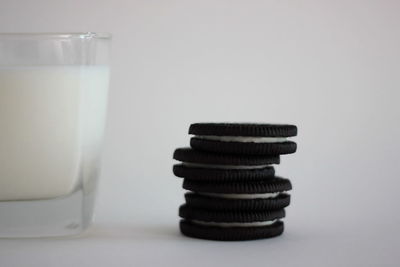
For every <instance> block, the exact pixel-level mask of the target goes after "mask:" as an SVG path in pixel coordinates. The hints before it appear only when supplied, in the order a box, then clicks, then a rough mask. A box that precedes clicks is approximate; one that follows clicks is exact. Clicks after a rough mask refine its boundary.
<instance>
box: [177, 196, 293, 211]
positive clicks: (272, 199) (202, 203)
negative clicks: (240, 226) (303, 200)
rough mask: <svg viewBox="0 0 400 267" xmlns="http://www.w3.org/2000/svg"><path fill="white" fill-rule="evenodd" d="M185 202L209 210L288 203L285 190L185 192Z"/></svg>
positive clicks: (270, 207)
mask: <svg viewBox="0 0 400 267" xmlns="http://www.w3.org/2000/svg"><path fill="white" fill-rule="evenodd" d="M185 200H186V203H187V204H188V205H190V206H192V207H196V208H201V209H209V210H276V209H283V208H285V207H287V206H289V204H290V195H289V194H286V193H285V192H277V193H269V194H268V193H267V194H217V193H214V194H213V193H192V192H191V193H186V194H185Z"/></svg>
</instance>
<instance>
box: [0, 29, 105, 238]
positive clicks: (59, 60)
mask: <svg viewBox="0 0 400 267" xmlns="http://www.w3.org/2000/svg"><path fill="white" fill-rule="evenodd" d="M110 42H111V39H110V35H109V34H101V33H90V32H89V33H54V34H47V33H44V34H29V33H28V34H9V33H6V34H0V237H40V236H61V235H73V234H78V233H80V232H82V231H83V230H84V229H85V228H87V227H88V226H89V224H90V222H91V220H92V216H93V208H94V200H95V195H96V187H97V181H98V176H99V159H100V150H101V143H102V136H103V130H104V123H105V116H106V106H107V94H108V83H109V50H110V49H109V48H110Z"/></svg>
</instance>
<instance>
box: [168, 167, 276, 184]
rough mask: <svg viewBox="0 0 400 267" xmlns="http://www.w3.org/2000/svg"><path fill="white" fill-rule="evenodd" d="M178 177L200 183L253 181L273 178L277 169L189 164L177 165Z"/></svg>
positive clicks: (176, 173) (175, 170) (175, 168)
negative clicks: (228, 167) (207, 166)
mask: <svg viewBox="0 0 400 267" xmlns="http://www.w3.org/2000/svg"><path fill="white" fill-rule="evenodd" d="M173 172H174V174H175V175H176V176H178V177H182V178H186V179H190V180H200V181H251V180H260V179H266V178H270V177H273V176H274V175H275V169H274V168H273V167H270V166H263V167H260V168H232V167H231V168H230V169H225V168H216V167H212V168H204V167H198V166H193V165H188V164H175V165H174V166H173Z"/></svg>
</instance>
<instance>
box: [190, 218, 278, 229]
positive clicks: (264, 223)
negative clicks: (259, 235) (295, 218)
mask: <svg viewBox="0 0 400 267" xmlns="http://www.w3.org/2000/svg"><path fill="white" fill-rule="evenodd" d="M277 221H278V220H272V221H262V222H246V223H241V222H205V221H199V220H191V222H192V223H195V224H199V225H204V226H219V227H260V226H268V225H271V224H274V223H275V222H277Z"/></svg>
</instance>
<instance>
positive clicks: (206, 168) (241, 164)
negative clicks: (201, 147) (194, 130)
mask: <svg viewBox="0 0 400 267" xmlns="http://www.w3.org/2000/svg"><path fill="white" fill-rule="evenodd" d="M173 158H174V159H176V160H179V161H182V164H176V165H174V167H173V171H174V174H175V175H176V176H178V177H184V178H188V179H195V180H225V181H228V180H253V179H263V178H266V177H271V176H273V175H274V173H275V171H274V169H273V167H271V164H279V160H280V159H279V156H246V155H245V156H241V155H231V154H218V153H209V152H203V151H198V150H194V149H191V148H178V149H176V150H175V152H174V155H173Z"/></svg>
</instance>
